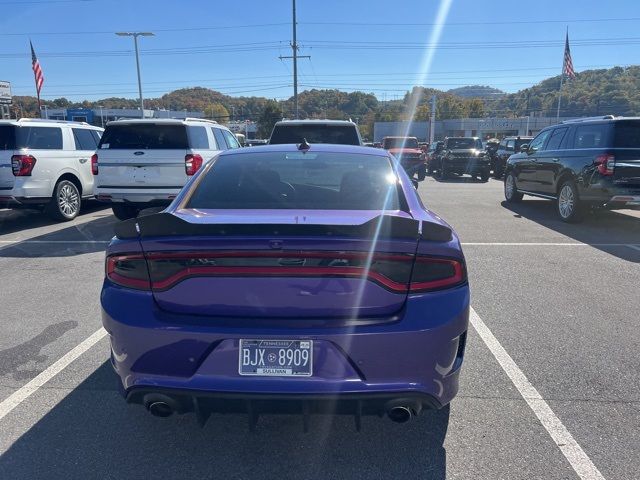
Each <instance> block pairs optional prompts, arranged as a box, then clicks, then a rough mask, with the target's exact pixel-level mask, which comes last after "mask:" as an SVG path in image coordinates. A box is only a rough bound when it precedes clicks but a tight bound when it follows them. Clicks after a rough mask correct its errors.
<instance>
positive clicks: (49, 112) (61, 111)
mask: <svg viewBox="0 0 640 480" xmlns="http://www.w3.org/2000/svg"><path fill="white" fill-rule="evenodd" d="M42 118H49V119H52V120H71V121H75V122H87V123H90V124H92V125H96V126H98V127H101V126H104V125H105V124H106V123H107V122H110V121H111V120H123V119H133V118H145V119H153V118H204V112H189V111H187V110H147V109H145V110H144V116H142V117H141V115H140V109H139V108H43V109H42Z"/></svg>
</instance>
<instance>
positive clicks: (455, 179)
mask: <svg viewBox="0 0 640 480" xmlns="http://www.w3.org/2000/svg"><path fill="white" fill-rule="evenodd" d="M432 178H433V179H434V180H435V181H436V182H438V183H487V182H483V181H482V180H480V179H479V178H474V177H471V176H469V175H460V176H458V175H449V176H447V178H442V177H440V176H439V175H433V176H432Z"/></svg>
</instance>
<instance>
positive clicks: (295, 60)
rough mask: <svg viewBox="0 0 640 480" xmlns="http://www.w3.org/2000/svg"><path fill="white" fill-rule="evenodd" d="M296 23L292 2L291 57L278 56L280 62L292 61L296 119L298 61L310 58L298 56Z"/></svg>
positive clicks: (294, 4)
mask: <svg viewBox="0 0 640 480" xmlns="http://www.w3.org/2000/svg"><path fill="white" fill-rule="evenodd" d="M297 26H298V21H297V20H296V0H293V42H291V50H292V53H293V55H292V56H290V57H283V56H282V55H280V56H279V57H278V58H279V59H280V60H284V59H293V110H294V112H295V116H296V119H298V116H299V110H298V59H299V58H311V56H310V55H298V39H297V30H298V28H297Z"/></svg>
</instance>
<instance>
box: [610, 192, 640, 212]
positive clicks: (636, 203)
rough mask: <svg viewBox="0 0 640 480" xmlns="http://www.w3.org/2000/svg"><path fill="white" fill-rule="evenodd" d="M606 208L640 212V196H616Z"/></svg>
mask: <svg viewBox="0 0 640 480" xmlns="http://www.w3.org/2000/svg"><path fill="white" fill-rule="evenodd" d="M605 206H606V207H607V208H610V209H623V208H628V209H633V210H640V195H614V196H613V197H611V198H610V199H609V201H608V202H607V203H606V205H605Z"/></svg>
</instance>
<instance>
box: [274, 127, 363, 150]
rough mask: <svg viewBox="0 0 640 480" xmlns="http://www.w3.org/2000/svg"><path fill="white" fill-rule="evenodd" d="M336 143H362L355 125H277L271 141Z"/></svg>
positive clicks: (283, 142) (278, 143)
mask: <svg viewBox="0 0 640 480" xmlns="http://www.w3.org/2000/svg"><path fill="white" fill-rule="evenodd" d="M304 139H306V140H307V142H308V143H311V144H313V143H334V144H339V145H360V139H359V138H358V133H357V132H356V128H355V125H327V124H314V125H276V126H275V127H274V129H273V133H272V134H271V139H270V140H269V143H271V144H277V145H280V144H285V143H302V141H303V140H304Z"/></svg>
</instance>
